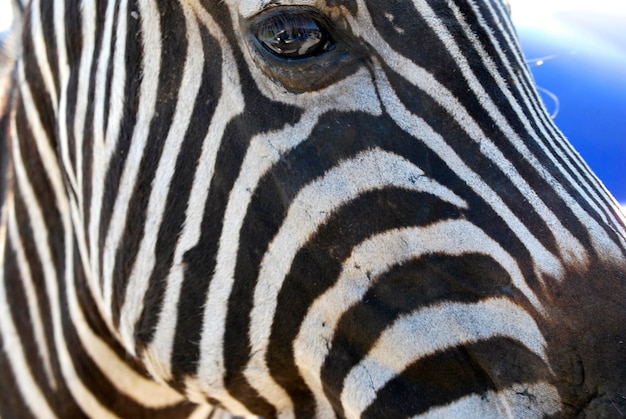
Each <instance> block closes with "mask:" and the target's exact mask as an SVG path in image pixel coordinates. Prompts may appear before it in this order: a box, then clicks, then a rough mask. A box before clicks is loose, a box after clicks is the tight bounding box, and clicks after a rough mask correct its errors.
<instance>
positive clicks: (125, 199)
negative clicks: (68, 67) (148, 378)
mask: <svg viewBox="0 0 626 419" xmlns="http://www.w3.org/2000/svg"><path fill="white" fill-rule="evenodd" d="M140 15H141V23H142V25H141V33H142V35H143V37H142V40H143V62H142V68H143V77H142V80H141V87H140V94H139V110H138V112H137V123H136V124H135V127H134V128H135V129H134V131H133V135H132V139H131V140H130V142H131V144H130V149H129V151H128V156H127V158H126V161H125V164H124V169H123V172H122V177H121V179H120V183H119V189H118V191H117V196H116V199H115V204H114V207H113V214H112V215H111V224H110V226H109V231H107V233H106V240H105V245H104V254H103V260H102V266H103V279H104V301H105V305H106V308H107V310H108V313H110V307H111V303H112V300H113V275H114V272H113V269H114V268H115V258H116V255H117V250H118V249H119V245H120V240H121V239H122V235H123V233H124V228H125V226H126V221H127V217H128V203H129V201H130V199H131V196H132V192H133V190H134V188H135V185H136V180H137V174H138V171H139V165H140V163H141V160H142V158H143V155H144V151H145V149H146V143H147V141H148V135H149V133H150V121H152V118H153V117H154V110H155V105H156V101H157V96H158V90H157V89H158V86H159V73H160V71H161V28H160V19H161V16H160V14H159V10H158V9H157V6H156V4H155V3H154V2H151V1H150V2H141V3H140ZM111 140H115V139H111ZM111 146H112V145H111V144H110V143H109V142H107V144H106V147H107V148H108V147H111ZM111 152H112V150H110V149H109V150H108V151H107V155H108V154H109V153H111ZM99 158H100V157H99V156H98V155H97V154H96V155H95V156H94V162H95V161H97V160H98V159H99ZM103 169H104V168H96V167H94V178H95V177H96V175H98V176H102V177H104V175H105V173H106V172H105V171H104V170H103ZM101 170H102V171H101ZM96 171H97V172H98V173H97V174H96ZM101 181H103V179H99V181H98V182H101ZM100 192H102V190H100ZM92 199H93V200H94V201H99V200H101V199H103V196H97V195H95V193H94V196H93V198H92ZM98 215H99V214H98ZM99 222H100V220H99V217H98V219H95V218H94V216H93V215H92V219H91V225H92V227H93V229H91V234H92V236H91V237H92V238H93V237H94V236H95V237H97V233H96V231H97V230H98V227H99ZM93 245H94V246H95V247H93V248H92V252H91V254H92V258H93V259H96V258H94V257H93V255H94V254H97V252H98V248H97V242H96V243H94V244H93ZM120 329H121V330H122V331H123V330H124V329H127V330H128V325H120ZM122 343H123V344H124V346H125V347H126V350H127V351H129V352H130V353H131V354H132V355H136V353H135V347H134V343H135V342H134V339H132V337H129V336H128V335H123V339H122Z"/></svg>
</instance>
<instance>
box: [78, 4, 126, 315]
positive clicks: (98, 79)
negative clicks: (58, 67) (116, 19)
mask: <svg viewBox="0 0 626 419" xmlns="http://www.w3.org/2000/svg"><path fill="white" fill-rule="evenodd" d="M94 7H95V6H94ZM114 9H115V2H109V4H108V6H107V9H106V12H105V18H104V31H103V33H102V41H101V46H100V50H99V55H98V57H97V58H96V59H97V64H98V68H97V70H96V75H95V80H93V83H94V85H95V93H94V96H95V97H94V98H93V107H94V111H93V120H92V129H93V137H92V141H93V143H92V151H91V153H92V155H91V173H90V174H88V178H87V182H89V176H91V203H90V209H89V217H90V219H89V250H90V252H89V253H90V260H91V272H92V273H93V277H94V278H97V279H98V280H99V283H98V284H94V285H96V286H97V288H99V289H100V291H101V294H102V296H103V298H102V300H103V308H104V310H105V311H104V313H105V316H104V317H105V318H107V319H110V318H112V313H111V302H110V301H109V300H107V296H106V291H105V288H106V284H104V286H102V284H101V283H100V281H103V280H105V279H106V277H105V278H101V277H100V272H101V270H100V267H101V266H103V265H102V264H103V263H104V262H103V261H102V260H101V258H102V256H101V254H100V249H99V242H100V214H101V211H102V202H103V194H104V187H105V185H104V182H105V176H106V169H107V167H108V165H109V160H108V158H107V157H109V156H110V154H111V152H107V151H106V147H107V146H110V147H112V146H114V145H115V143H116V142H117V138H110V139H108V141H107V142H106V143H105V138H104V103H105V101H106V98H105V94H106V75H107V68H108V64H109V60H110V48H109V45H110V43H111V38H112V30H113V29H112V26H113V12H114ZM94 13H95V11H94ZM90 23H92V24H93V25H94V26H93V27H90V28H85V30H86V31H91V32H92V31H93V30H94V27H95V22H94V21H92V22H90ZM96 54H98V52H96ZM84 64H85V65H86V64H87V63H84ZM90 67H91V66H90ZM84 71H85V73H86V75H85V77H86V78H87V80H91V77H90V73H87V69H86V68H85V69H84ZM88 89H89V85H87V86H85V91H84V92H83V94H84V95H87V93H88ZM84 105H85V106H86V105H87V103H86V102H85V103H84ZM79 135H80V138H82V135H83V133H82V132H80V133H79ZM78 152H79V153H80V154H82V152H83V151H82V150H78ZM81 169H82V168H81ZM109 199H110V198H109ZM99 300H100V299H99Z"/></svg>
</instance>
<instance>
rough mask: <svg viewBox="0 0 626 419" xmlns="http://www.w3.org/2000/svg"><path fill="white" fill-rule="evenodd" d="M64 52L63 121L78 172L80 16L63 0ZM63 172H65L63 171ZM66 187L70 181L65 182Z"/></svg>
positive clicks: (75, 6) (68, 2)
mask: <svg viewBox="0 0 626 419" xmlns="http://www.w3.org/2000/svg"><path fill="white" fill-rule="evenodd" d="M64 25H65V42H66V44H65V45H64V48H65V53H66V54H67V60H68V65H69V72H70V75H69V80H68V82H67V87H66V89H65V90H64V92H63V94H65V97H66V103H65V109H66V114H65V123H66V125H67V131H66V134H67V145H66V147H67V149H68V154H69V159H70V164H71V166H72V167H71V169H72V170H73V171H74V173H78V171H79V170H82V168H80V167H76V139H75V138H74V116H75V113H76V100H77V93H78V77H79V71H80V65H79V63H80V60H81V57H82V48H83V45H82V31H81V26H82V16H81V13H80V10H79V7H78V5H76V3H75V2H72V1H66V2H65V21H64ZM64 173H65V172H64ZM66 185H67V187H68V189H69V188H70V183H69V182H66ZM77 192H79V191H74V190H71V193H72V194H73V195H74V196H75V195H76V193H77Z"/></svg>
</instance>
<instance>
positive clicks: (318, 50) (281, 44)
mask: <svg viewBox="0 0 626 419" xmlns="http://www.w3.org/2000/svg"><path fill="white" fill-rule="evenodd" d="M254 34H255V36H256V38H257V40H258V41H259V42H260V43H261V45H263V47H264V48H265V49H267V50H268V51H270V52H271V53H272V54H274V55H277V56H278V57H282V58H287V59H290V60H298V59H304V58H309V57H313V56H316V55H320V54H322V53H324V52H327V51H330V50H331V49H333V42H332V40H331V38H330V35H329V34H328V31H327V30H326V29H325V28H324V26H323V25H322V24H321V23H320V22H319V20H317V19H315V18H314V17H312V16H311V14H310V13H297V12H290V13H280V14H274V15H272V16H269V17H267V18H266V19H264V20H262V21H260V22H258V23H257V25H256V27H255V30H254Z"/></svg>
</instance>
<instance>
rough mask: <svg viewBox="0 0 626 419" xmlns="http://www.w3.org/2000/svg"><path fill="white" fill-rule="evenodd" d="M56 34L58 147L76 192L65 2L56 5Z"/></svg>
mask: <svg viewBox="0 0 626 419" xmlns="http://www.w3.org/2000/svg"><path fill="white" fill-rule="evenodd" d="M53 7H54V32H55V37H56V39H55V41H56V50H55V53H56V57H57V65H58V70H59V73H58V78H59V89H60V92H59V100H60V103H59V116H58V118H57V124H58V131H57V132H58V136H59V138H58V146H59V150H60V155H61V160H62V162H63V165H64V166H65V173H66V175H67V179H68V181H69V183H70V185H72V188H73V189H74V190H75V191H76V190H77V189H78V184H77V183H76V173H75V171H74V167H73V166H72V163H71V160H70V155H69V148H68V141H67V92H66V89H67V84H68V81H69V77H70V73H69V71H70V69H69V64H68V62H67V50H66V45H67V43H66V40H65V2H62V1H59V2H55V3H54V6H53Z"/></svg>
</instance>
